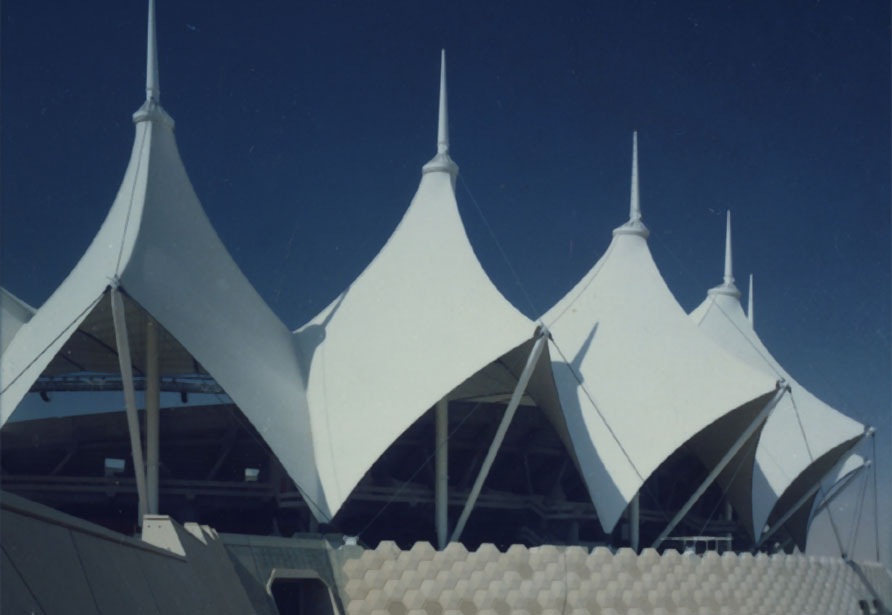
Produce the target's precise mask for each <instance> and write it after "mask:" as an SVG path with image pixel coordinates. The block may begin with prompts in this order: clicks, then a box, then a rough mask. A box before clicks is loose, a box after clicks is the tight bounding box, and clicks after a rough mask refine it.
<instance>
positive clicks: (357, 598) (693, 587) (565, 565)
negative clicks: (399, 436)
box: [339, 542, 892, 615]
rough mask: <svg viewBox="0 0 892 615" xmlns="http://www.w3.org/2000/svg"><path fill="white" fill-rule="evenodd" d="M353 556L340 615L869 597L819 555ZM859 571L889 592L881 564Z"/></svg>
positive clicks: (812, 602) (847, 607)
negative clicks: (343, 614)
mask: <svg viewBox="0 0 892 615" xmlns="http://www.w3.org/2000/svg"><path fill="white" fill-rule="evenodd" d="M356 553H357V552H356V551H344V552H343V553H342V554H341V560H342V565H341V575H340V576H341V579H340V582H339V585H340V590H341V595H342V600H343V602H344V605H345V607H346V610H347V613H348V614H349V615H384V614H393V615H397V614H399V615H421V614H422V613H428V614H434V615H473V614H480V615H508V614H509V613H511V614H521V615H522V614H527V615H552V614H555V615H556V614H558V613H570V614H572V615H583V614H585V613H590V614H592V615H595V614H601V615H621V614H628V615H645V614H648V615H660V614H665V615H668V614H670V613H673V614H678V615H682V614H690V615H707V614H713V613H715V614H718V615H726V614H727V615H731V614H734V615H737V614H740V613H751V614H753V615H758V614H762V613H764V614H775V613H784V614H797V613H802V614H808V615H819V614H823V613H826V614H828V615H840V614H846V613H851V614H852V615H861V613H862V610H861V608H860V607H859V604H858V601H859V600H867V601H868V602H870V601H871V600H872V595H871V594H870V592H869V591H868V590H867V588H866V587H865V586H864V585H863V584H862V582H861V581H860V580H859V578H858V576H857V575H856V574H855V572H854V571H853V570H852V569H851V568H850V567H849V566H848V565H846V563H845V562H843V561H842V560H841V559H838V558H829V557H805V556H801V555H773V556H770V557H769V556H767V555H764V554H759V555H756V556H753V555H751V554H749V553H744V554H741V555H738V554H734V553H725V554H723V555H719V554H718V553H715V552H709V553H707V554H706V555H704V556H702V557H701V556H697V555H682V554H679V553H678V552H677V551H667V552H665V553H663V554H662V555H661V554H660V553H658V552H657V551H655V550H653V549H645V550H644V551H643V552H642V553H641V554H640V555H636V554H635V552H634V551H632V550H631V549H620V550H618V551H617V552H616V553H615V554H614V553H612V552H611V551H610V550H609V549H607V548H604V547H598V548H596V549H594V550H593V551H592V552H591V553H589V552H588V551H586V550H585V549H584V548H582V547H555V546H542V547H533V548H529V549H528V548H526V547H524V546H520V545H513V546H511V547H510V548H509V549H508V550H507V551H506V552H504V553H502V552H500V551H499V550H498V549H497V548H496V547H495V546H494V545H492V544H483V545H481V546H480V547H479V548H478V549H477V550H476V551H473V552H469V551H467V550H466V549H465V547H464V546H463V545H461V544H457V543H450V544H449V545H448V546H447V547H446V548H445V549H444V550H443V551H440V552H438V551H436V550H435V549H434V548H433V547H432V546H431V545H430V543H427V542H420V543H416V544H415V545H414V546H413V547H412V548H411V549H410V550H408V551H403V550H401V549H399V548H398V547H397V546H396V545H395V544H394V543H392V542H382V543H381V544H380V545H378V547H377V548H376V549H370V550H364V551H362V552H361V554H360V555H359V556H358V557H357V556H356ZM861 568H862V570H864V573H865V575H866V576H868V578H870V579H871V582H872V583H873V584H874V586H875V587H877V588H878V590H879V591H881V592H882V594H892V579H890V578H889V573H888V572H887V571H886V570H885V569H884V568H882V567H881V566H879V565H875V566H870V565H865V564H862V565H861ZM874 577H875V578H874ZM883 579H885V581H884V580H883ZM881 597H882V598H883V599H884V600H885V601H890V599H892V595H882V596H881ZM888 603H889V602H887V604H888Z"/></svg>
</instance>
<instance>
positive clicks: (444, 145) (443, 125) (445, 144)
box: [421, 49, 458, 184]
mask: <svg viewBox="0 0 892 615" xmlns="http://www.w3.org/2000/svg"><path fill="white" fill-rule="evenodd" d="M447 102H448V101H447V96H446V50H445V49H442V50H441V51H440V108H439V115H438V120H437V155H436V156H434V157H433V158H432V159H431V161H430V162H428V163H427V164H426V165H424V166H423V167H422V169H421V171H422V173H433V172H434V171H446V172H447V173H449V174H450V175H452V181H453V184H454V183H455V177H456V176H457V175H458V165H457V164H455V162H453V161H452V158H450V157H449V109H448V104H447Z"/></svg>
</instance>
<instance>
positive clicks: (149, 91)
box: [146, 0, 161, 104]
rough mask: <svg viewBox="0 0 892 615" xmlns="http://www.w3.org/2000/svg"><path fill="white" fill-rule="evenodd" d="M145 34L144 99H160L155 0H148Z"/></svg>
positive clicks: (151, 100)
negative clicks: (147, 24)
mask: <svg viewBox="0 0 892 615" xmlns="http://www.w3.org/2000/svg"><path fill="white" fill-rule="evenodd" d="M148 30H149V31H148V34H147V36H146V45H147V49H146V101H148V102H150V103H155V104H158V103H159V102H160V101H161V84H160V81H159V79H158V44H157V40H156V35H155V0H149V26H148Z"/></svg>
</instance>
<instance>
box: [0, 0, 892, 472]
mask: <svg viewBox="0 0 892 615" xmlns="http://www.w3.org/2000/svg"><path fill="white" fill-rule="evenodd" d="M616 4H617V5H621V7H618V6H614V7H609V6H599V5H598V4H597V3H594V2H576V3H531V2H492V3H478V2H450V3H445V2H442V3H439V2H437V3H434V2H417V1H416V2H387V3H365V2H324V3H294V2H284V1H278V0H269V1H265V2H261V3H248V2H228V1H226V0H223V1H221V2H217V3H213V4H209V3H206V2H198V1H196V0H178V1H177V2H173V1H171V0H158V36H159V46H160V50H159V56H160V68H161V89H162V95H161V100H162V104H163V105H164V106H165V108H166V109H167V110H168V112H169V113H170V114H171V115H172V116H173V117H174V118H175V119H176V121H177V138H178V142H179V146H180V152H181V154H182V157H183V159H184V162H185V164H186V168H187V170H188V172H189V174H190V177H191V178H192V182H193V184H194V185H195V189H196V192H197V193H198V195H199V197H200V199H201V201H202V203H203V205H204V207H205V209H206V211H207V213H208V215H209V217H210V219H211V221H212V222H213V224H214V225H215V227H216V228H217V230H218V232H219V234H220V236H221V238H222V239H223V241H224V243H225V244H226V245H227V247H228V248H229V249H230V251H231V252H232V254H233V256H234V258H235V260H236V261H237V262H238V263H239V265H240V266H241V267H242V269H243V270H244V272H245V274H246V275H247V277H248V278H249V279H250V280H251V281H252V282H253V283H254V285H255V286H256V287H257V289H258V291H259V292H260V294H261V295H262V296H263V297H264V298H265V299H266V300H267V302H268V303H269V304H270V305H271V306H272V307H273V309H274V310H275V311H276V312H277V313H278V314H279V315H280V317H281V318H282V319H283V320H284V321H285V322H286V324H288V325H289V326H291V327H297V326H299V325H301V324H303V323H304V322H305V321H306V320H308V319H309V318H310V317H312V316H313V315H315V313H317V312H318V311H319V310H320V309H321V308H322V307H324V306H325V305H326V304H327V303H328V302H329V301H330V300H331V299H332V298H333V297H334V296H335V295H336V294H337V293H338V292H340V291H341V290H342V289H343V288H344V287H346V286H347V285H348V284H349V283H350V282H351V281H352V280H353V278H354V277H355V276H356V275H358V274H359V273H360V272H361V270H362V269H363V267H364V266H365V265H366V264H367V263H368V261H369V260H370V259H371V258H372V257H373V256H374V254H375V253H376V252H377V250H378V249H379V248H380V247H381V246H382V245H383V243H384V241H385V240H386V239H387V237H388V235H389V234H390V233H391V232H392V230H393V229H394V227H395V226H396V224H397V223H398V221H399V219H400V217H401V215H402V214H403V212H404V211H405V208H406V207H407V206H408V203H409V201H410V199H411V197H412V195H413V193H414V191H415V189H416V187H417V184H418V179H419V177H420V168H421V165H422V164H423V163H424V162H426V161H427V160H428V159H429V158H430V157H431V156H432V155H433V153H434V152H435V135H436V104H437V84H438V62H439V49H440V48H441V47H445V48H446V49H447V54H448V63H449V86H450V123H451V141H452V154H453V158H454V159H455V160H456V162H457V163H458V164H459V166H460V167H461V175H460V179H459V183H458V187H457V194H458V201H459V207H460V209H461V212H462V215H463V218H464V220H465V224H466V226H467V228H468V234H469V236H470V238H471V241H472V244H473V245H474V248H475V250H476V251H477V254H478V256H479V258H480V260H481V262H482V263H483V265H484V267H485V269H486V270H487V272H488V273H489V274H490V276H491V277H492V278H493V280H494V282H495V283H496V285H497V286H498V287H499V288H500V289H501V290H502V292H503V293H504V294H505V295H506V296H507V297H508V298H509V299H510V300H511V301H512V302H514V303H515V305H517V306H518V307H519V308H520V309H521V310H522V311H524V312H526V313H527V314H528V315H530V316H537V315H538V313H541V312H544V311H545V310H546V309H547V308H548V307H550V306H551V305H552V304H553V303H554V302H555V301H557V299H559V298H560V296H561V295H563V293H565V292H566V291H567V290H569V289H570V288H571V287H572V286H573V284H574V283H575V282H576V281H577V280H578V279H579V277H580V276H582V275H583V274H584V273H585V272H586V271H587V270H588V268H589V267H591V265H592V264H593V263H594V262H595V260H596V259H597V258H598V257H599V256H600V255H601V254H602V252H603V251H604V249H605V248H606V246H607V244H608V242H609V240H610V231H611V229H612V228H614V227H615V226H617V225H619V224H620V223H622V222H623V221H624V220H625V218H626V216H627V208H628V190H629V158H630V154H631V133H632V131H633V130H636V129H637V130H638V131H639V140H640V163H641V195H642V208H643V211H644V219H645V222H646V223H647V225H648V226H649V228H650V229H651V233H652V234H651V240H650V245H651V249H652V251H653V253H654V257H655V260H656V262H657V265H658V266H659V267H660V269H661V271H662V273H663V275H664V277H665V279H666V281H667V283H668V284H669V287H670V288H671V289H672V290H673V292H674V293H675V295H676V297H677V298H678V300H679V302H680V303H681V304H682V306H683V307H684V308H685V309H687V310H691V309H693V308H694V307H695V306H696V305H697V304H698V303H699V302H700V301H701V300H702V298H703V297H704V295H705V291H706V289H707V288H709V287H711V286H713V285H715V284H717V283H719V282H720V281H721V273H722V261H721V259H722V254H723V247H722V245H723V240H724V237H723V231H724V218H723V212H724V211H725V210H726V209H729V208H730V209H731V210H732V211H733V213H734V228H735V273H736V274H737V277H738V282H739V283H740V285H741V287H743V286H745V278H746V276H747V274H749V273H751V272H752V273H754V274H755V275H756V328H757V331H758V332H759V334H760V335H761V337H762V339H763V341H765V343H766V345H767V346H768V347H769V349H770V350H771V351H772V352H773V353H774V354H775V356H776V357H777V358H778V359H779V360H780V362H781V363H782V364H783V365H785V366H786V368H787V369H788V370H789V371H790V372H791V373H792V374H793V375H794V376H795V377H796V378H797V379H799V380H800V382H801V383H802V384H804V385H806V386H807V387H808V388H810V389H811V390H812V391H813V392H814V393H816V394H817V395H818V396H819V397H821V398H822V399H825V400H826V401H828V402H829V403H831V404H832V405H834V406H835V407H837V408H839V409H841V410H843V411H845V412H847V413H848V414H850V415H852V416H854V417H856V418H858V419H859V420H862V421H865V422H870V423H872V424H876V425H877V426H878V427H879V428H880V429H881V436H880V437H881V442H882V443H884V444H885V445H886V446H884V447H883V448H885V449H887V450H888V444H889V443H890V441H892V440H890V435H889V434H890V420H889V415H890V244H892V239H890V11H889V7H888V4H887V3H882V2H851V3H845V4H843V3H833V2H814V3H805V2H803V3H795V4H796V6H795V7H794V6H793V4H794V3H783V2H781V3H778V2H768V1H765V2H748V3H743V2H741V3H721V2H702V3H694V2H688V3H684V2H682V3H658V2H628V3H616ZM144 33H145V8H144V6H143V3H142V2H120V1H119V0H114V1H112V0H99V1H95V2H90V3H72V2H61V1H55V2H43V3H34V2H5V3H3V6H2V84H0V85H2V89H0V104H2V137H0V138H2V141H0V146H2V162H0V164H2V166H0V171H2V189H0V190H2V191H0V196H2V218H0V223H2V231H0V233H2V234H0V237H2V248H0V257H2V263H0V274H2V284H3V285H4V286H5V287H7V288H8V289H9V290H10V291H12V292H13V293H15V294H17V295H19V296H20V297H22V298H23V299H25V300H26V301H28V302H30V303H32V304H34V305H35V306H37V305H39V304H40V303H41V302H42V301H43V300H44V299H45V298H46V297H47V296H48V295H49V294H50V292H52V290H53V289H54V288H55V287H56V286H57V285H58V284H59V283H60V282H61V281H62V279H63V278H64V276H65V275H67V273H68V272H69V271H70V269H71V268H72V267H73V266H74V264H75V263H76V262H77V259H78V257H79V256H80V255H81V254H82V253H83V251H84V249H85V248H86V246H87V245H88V244H89V242H90V240H91V239H92V237H93V236H94V234H95V233H96V231H97V230H98V228H99V226H100V224H101V222H102V219H103V218H104V216H105V214H106V212H107V210H108V208H109V206H110V205H111V203H112V200H113V199H114V196H115V193H116V191H117V188H118V185H119V182H120V180H121V178H122V175H123V171H124V168H125V166H126V164H127V159H128V156H129V152H130V147H131V140H132V136H133V127H132V124H131V120H130V115H131V113H132V112H133V111H135V110H136V109H137V108H138V107H139V105H140V104H141V102H142V100H143V98H144V90H143V87H144V66H145V57H144V54H145V51H144ZM471 195H473V199H476V202H477V203H478V204H479V207H480V210H482V212H483V213H484V214H485V216H486V218H487V220H488V222H489V225H490V226H491V228H492V230H493V232H494V233H495V235H496V237H497V238H498V241H499V242H501V244H502V246H503V248H504V251H505V254H506V255H507V260H508V261H509V262H510V263H511V266H510V267H509V266H508V265H506V261H505V259H504V258H503V257H502V255H501V253H500V252H499V250H498V249H497V248H496V247H495V246H494V244H493V241H492V238H491V236H490V234H489V232H488V231H487V228H486V225H485V224H484V223H483V221H482V219H481V216H480V213H479V212H478V209H477V207H475V205H474V200H473V199H472V196H471ZM511 267H513V269H514V270H515V271H516V272H517V277H518V278H519V281H520V285H519V284H518V283H517V281H516V280H515V277H514V275H513V274H512V273H511ZM521 285H522V287H523V289H525V293H524V292H523V291H522V290H521V289H520V286H521ZM525 294H527V295H529V297H530V300H531V301H527V299H526V298H525ZM530 302H531V303H532V306H531V305H530ZM885 461H886V462H887V463H888V457H887V458H886V460H885Z"/></svg>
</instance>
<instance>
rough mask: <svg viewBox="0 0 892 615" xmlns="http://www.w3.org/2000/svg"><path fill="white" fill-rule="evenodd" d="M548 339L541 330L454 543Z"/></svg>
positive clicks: (486, 459)
mask: <svg viewBox="0 0 892 615" xmlns="http://www.w3.org/2000/svg"><path fill="white" fill-rule="evenodd" d="M547 339H548V332H547V331H546V330H545V329H544V328H543V329H542V330H540V332H539V337H538V338H537V339H536V342H535V343H534V344H533V349H532V350H531V351H530V356H529V357H528V358H527V363H526V365H525V366H524V368H523V371H522V372H521V374H520V378H518V379H517V386H515V387H514V393H512V394H511V401H509V402H508V407H507V408H505V415H504V416H503V417H502V421H501V422H500V423H499V428H498V429H497V430H496V435H495V436H494V437H493V440H492V443H491V444H490V445H489V451H488V452H487V453H486V458H484V460H483V465H482V466H481V467H480V473H479V474H477V480H476V481H474V486H473V487H471V493H470V494H468V501H467V502H465V507H464V509H463V510H462V511H461V516H460V517H459V518H458V522H457V523H456V524H455V530H453V532H452V537H451V538H450V541H452V542H458V540H459V538H461V533H462V531H464V529H465V524H466V523H467V522H468V517H469V516H470V515H471V511H472V510H473V509H474V504H476V503H477V497H478V496H479V495H480V490H481V489H482V488H483V481H485V480H486V476H487V475H488V474H489V470H490V468H492V463H493V461H495V458H496V453H498V452H499V447H500V446H501V445H502V440H504V439H505V433H506V432H507V431H508V426H509V425H510V424H511V419H512V418H514V413H515V412H516V411H517V406H518V405H520V399H521V397H523V393H524V391H525V390H526V388H527V383H528V382H529V381H530V377H531V376H532V375H533V370H534V369H535V367H536V363H538V361H539V356H540V355H541V354H542V350H543V349H544V348H545V342H546V340H547Z"/></svg>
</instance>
